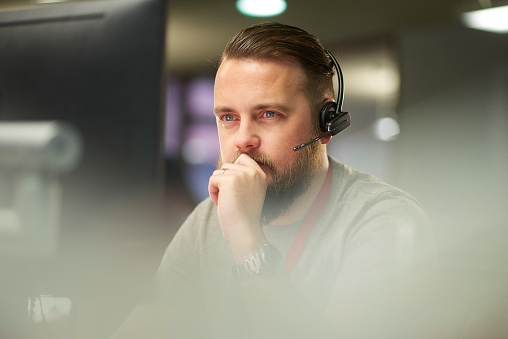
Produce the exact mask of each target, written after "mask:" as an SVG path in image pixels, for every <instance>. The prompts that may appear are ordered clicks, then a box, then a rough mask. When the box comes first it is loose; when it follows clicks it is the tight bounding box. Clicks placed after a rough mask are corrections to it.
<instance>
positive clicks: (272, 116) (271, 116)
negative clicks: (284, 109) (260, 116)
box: [265, 111, 277, 118]
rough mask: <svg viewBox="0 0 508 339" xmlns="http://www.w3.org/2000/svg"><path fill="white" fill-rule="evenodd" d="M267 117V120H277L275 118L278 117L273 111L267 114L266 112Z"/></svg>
mask: <svg viewBox="0 0 508 339" xmlns="http://www.w3.org/2000/svg"><path fill="white" fill-rule="evenodd" d="M265 116H266V117H267V118H275V117H276V116H277V113H275V112H272V111H266V112H265Z"/></svg>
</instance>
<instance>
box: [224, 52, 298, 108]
mask: <svg viewBox="0 0 508 339" xmlns="http://www.w3.org/2000/svg"><path fill="white" fill-rule="evenodd" d="M304 79H305V77H304V74H303V71H302V69H301V67H300V66H299V65H298V64H296V63H295V62H291V61H272V60H251V59H226V60H224V61H223V62H222V63H221V65H220V67H219V69H218V71H217V75H216V78H215V98H216V99H217V97H220V96H221V95H232V94H234V93H235V92H244V94H245V92H247V93H249V94H252V95H255V94H259V93H261V94H263V95H271V94H273V95H281V94H287V95H295V94H300V93H303V89H304Z"/></svg>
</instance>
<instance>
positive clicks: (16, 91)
mask: <svg viewBox="0 0 508 339" xmlns="http://www.w3.org/2000/svg"><path fill="white" fill-rule="evenodd" d="M166 2H167V1H166V0H108V1H102V0H96V1H73V2H69V3H59V4H46V5H43V4H41V5H30V6H27V7H26V8H23V9H15V10H4V11H1V12H0V123H1V122H28V121H31V122H38V121H55V120H56V121H61V122H62V123H64V124H67V125H69V126H72V127H73V129H75V130H76V131H77V132H78V133H79V134H80V136H81V139H82V141H83V143H82V144H83V152H82V156H81V160H80V161H79V163H78V164H77V165H76V166H75V168H74V169H73V170H72V171H71V172H69V173H62V174H61V175H60V174H59V177H58V181H59V183H60V184H61V190H62V206H61V209H60V210H61V212H62V218H61V226H62V230H61V231H62V232H63V233H66V232H67V233H68V234H70V235H68V236H67V238H66V239H65V241H64V240H62V242H61V244H60V246H61V247H64V249H63V251H62V253H63V254H62V253H60V254H59V255H60V257H59V258H60V259H58V260H59V261H58V260H56V261H54V265H50V264H49V263H45V262H41V258H40V257H32V258H31V262H30V264H26V261H25V262H24V263H25V264H26V265H24V264H23V262H20V261H13V260H14V259H13V258H11V257H9V253H7V254H5V253H4V256H0V264H1V265H0V268H1V269H2V283H1V284H0V285H1V286H0V302H1V303H2V307H0V329H1V330H0V337H2V338H3V337H6V338H7V337H27V336H25V335H24V334H25V333H24V331H26V328H25V327H24V326H25V324H26V319H27V314H26V297H27V296H30V295H31V294H35V293H40V292H41V291H52V292H54V293H62V291H64V292H63V293H66V294H68V296H69V297H73V296H75V295H81V296H82V299H84V300H85V299H87V298H88V299H89V296H90V295H91V294H92V293H91V292H90V294H86V293H88V292H86V291H88V290H92V291H95V290H94V289H93V288H95V287H92V286H91V285H92V282H90V281H83V282H82V285H78V284H76V283H75V282H74V281H72V279H74V278H73V277H76V276H77V277H78V278H76V279H80V280H83V279H82V278H80V277H82V276H86V277H88V276H90V274H88V275H87V274H86V272H89V271H91V269H90V267H92V266H93V264H94V261H90V260H89V261H87V259H85V258H90V256H93V255H94V254H95V253H97V252H100V247H101V246H105V245H104V244H105V243H106V242H107V241H108V239H101V238H100V237H95V236H93V237H91V236H90V233H93V232H91V231H90V230H91V228H93V227H95V228H97V229H100V228H101V227H105V226H107V225H104V224H100V223H97V222H96V221H97V215H99V214H101V213H103V212H104V211H106V210H108V206H107V205H108V203H111V202H112V201H114V200H115V199H121V198H123V197H125V196H126V195H129V194H133V195H135V192H137V191H144V192H146V191H157V190H159V189H161V188H162V187H161V186H162V178H163V177H164V175H163V174H164V173H163V152H162V150H161V147H162V145H163V142H162V138H163V133H162V132H163V130H162V129H163V126H164V123H163V119H164V111H165V109H164V108H165V70H164V68H165V67H164V65H165V32H166V16H167V15H166V9H165V7H166V6H165V4H166ZM8 175H10V176H15V175H16V172H15V171H11V172H10V173H9V174H8ZM0 176H2V173H0ZM0 179H1V177H0ZM53 179H54V177H53V178H52V180H53ZM10 182H11V181H10V180H3V181H2V180H0V184H2V183H3V184H4V185H9V183H10ZM52 182H54V181H52ZM11 192H12V190H11ZM2 195H3V196H2ZM8 195H9V189H7V190H5V191H2V192H0V207H6V208H8V207H9V206H1V205H2V204H4V205H9V199H10V198H9V197H8ZM38 232H39V233H40V230H38ZM111 233H112V232H110V233H109V234H111ZM104 234H106V233H104ZM27 236H30V237H33V236H34V234H27ZM1 239H2V235H1V234H0V246H2V240H1ZM4 239H9V238H8V237H7V238H4ZM40 239H43V237H41V238H40ZM69 239H70V240H71V241H70V242H69V241H67V240H69ZM18 240H20V241H21V242H22V240H23V239H18ZM99 243H100V244H99ZM62 244H64V245H62ZM25 245H26V244H25ZM107 245H109V244H107ZM76 248H79V250H82V252H79V253H78V250H75V249H76ZM59 251H60V250H59ZM100 253H101V254H102V253H103V252H100ZM11 259H12V260H11ZM29 260H30V259H29ZM94 260H96V261H99V260H100V259H99V258H97V257H94ZM102 261H103V262H104V261H107V258H104V259H103V260H102ZM77 262H80V264H79V265H77ZM34 263H37V264H34ZM87 265H88V266H90V267H88V266H87ZM45 271H48V272H52V274H50V273H48V274H45V273H44V272H45ZM104 280H107V278H104ZM84 286H86V288H85V287H84ZM36 287H37V288H36ZM48 287H51V288H48ZM81 311H82V313H81V314H83V313H84V311H83V310H81Z"/></svg>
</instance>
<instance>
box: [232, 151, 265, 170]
mask: <svg viewBox="0 0 508 339" xmlns="http://www.w3.org/2000/svg"><path fill="white" fill-rule="evenodd" d="M244 153H245V152H240V151H236V152H235V153H234V154H233V156H232V157H231V163H234V162H235V161H236V159H238V157H239V156H240V155H242V154H244ZM245 154H247V155H248V156H249V157H250V158H251V159H252V160H254V161H255V162H257V163H260V164H263V165H265V166H267V167H268V168H270V169H271V170H272V171H273V172H275V163H274V161H273V160H272V159H271V158H270V157H269V156H267V155H264V154H258V153H257V152H247V153H245Z"/></svg>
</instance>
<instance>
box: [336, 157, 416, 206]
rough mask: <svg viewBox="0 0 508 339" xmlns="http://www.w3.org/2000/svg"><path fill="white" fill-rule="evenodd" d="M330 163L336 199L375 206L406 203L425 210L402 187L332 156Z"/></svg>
mask: <svg viewBox="0 0 508 339" xmlns="http://www.w3.org/2000/svg"><path fill="white" fill-rule="evenodd" d="M330 163H331V165H332V173H333V179H332V187H333V188H332V190H333V192H334V193H332V194H333V195H335V196H334V198H335V199H337V200H339V201H342V202H351V203H355V204H359V203H367V204H369V205H371V206H373V207H374V206H376V205H378V204H389V205H393V206H396V205H406V206H407V207H410V206H412V207H413V208H415V209H417V210H421V211H423V207H422V205H421V204H420V203H419V202H418V200H417V199H416V198H415V197H413V196H412V195H411V194H409V193H407V192H405V191H403V190H402V189H400V188H398V187H396V186H394V185H391V184H388V183H386V182H385V181H383V180H381V179H379V178H377V177H375V176H373V175H370V174H368V173H364V172H361V171H358V170H355V169H353V168H352V167H350V166H348V165H346V164H343V163H341V162H339V161H337V160H336V159H334V158H331V157H330Z"/></svg>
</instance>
